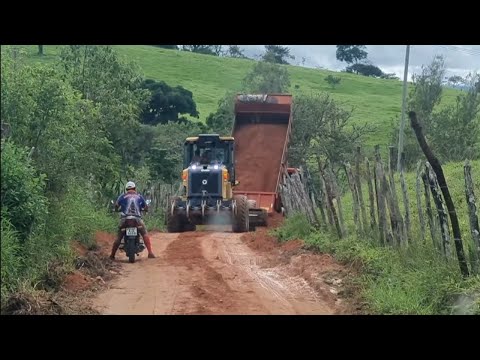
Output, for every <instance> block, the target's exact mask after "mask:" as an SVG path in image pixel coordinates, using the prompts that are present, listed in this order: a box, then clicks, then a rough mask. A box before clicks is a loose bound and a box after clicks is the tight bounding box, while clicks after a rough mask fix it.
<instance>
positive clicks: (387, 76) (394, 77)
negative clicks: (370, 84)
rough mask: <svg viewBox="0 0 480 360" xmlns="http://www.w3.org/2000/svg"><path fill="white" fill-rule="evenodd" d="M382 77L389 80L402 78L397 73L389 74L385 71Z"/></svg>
mask: <svg viewBox="0 0 480 360" xmlns="http://www.w3.org/2000/svg"><path fill="white" fill-rule="evenodd" d="M380 77H381V78H382V79H388V80H400V78H399V77H398V76H397V75H396V74H395V73H389V74H385V73H383V74H382V76H380Z"/></svg>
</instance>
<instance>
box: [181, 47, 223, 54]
mask: <svg viewBox="0 0 480 360" xmlns="http://www.w3.org/2000/svg"><path fill="white" fill-rule="evenodd" d="M182 50H183V51H190V52H194V53H199V54H206V55H215V56H219V55H220V53H221V51H222V45H182Z"/></svg>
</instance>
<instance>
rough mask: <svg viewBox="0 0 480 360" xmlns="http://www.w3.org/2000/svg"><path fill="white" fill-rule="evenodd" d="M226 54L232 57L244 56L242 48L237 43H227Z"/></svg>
mask: <svg viewBox="0 0 480 360" xmlns="http://www.w3.org/2000/svg"><path fill="white" fill-rule="evenodd" d="M227 56H229V57H233V58H245V57H246V56H245V55H244V53H243V50H242V49H241V48H240V47H239V46H238V45H228V50H227Z"/></svg>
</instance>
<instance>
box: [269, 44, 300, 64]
mask: <svg viewBox="0 0 480 360" xmlns="http://www.w3.org/2000/svg"><path fill="white" fill-rule="evenodd" d="M265 50H266V52H265V54H263V56H262V60H263V61H266V62H270V63H275V64H288V63H289V62H288V60H287V59H292V60H293V59H295V56H293V55H291V54H290V49H289V48H288V47H286V46H281V45H265Z"/></svg>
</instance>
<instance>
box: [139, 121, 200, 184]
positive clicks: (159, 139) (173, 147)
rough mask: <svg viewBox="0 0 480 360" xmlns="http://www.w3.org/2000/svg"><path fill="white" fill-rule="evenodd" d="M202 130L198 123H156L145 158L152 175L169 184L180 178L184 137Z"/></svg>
mask: <svg viewBox="0 0 480 360" xmlns="http://www.w3.org/2000/svg"><path fill="white" fill-rule="evenodd" d="M203 130H204V128H203V127H201V126H199V124H198V123H188V124H185V123H181V124H179V123H168V124H165V125H157V126H156V127H155V129H154V131H155V137H154V140H153V144H152V148H151V151H150V154H149V156H148V158H147V164H148V165H149V168H150V172H151V174H152V176H153V177H154V178H156V179H158V180H162V181H164V182H167V183H170V184H173V183H175V182H176V181H178V180H180V173H181V171H182V167H183V161H182V160H183V144H184V142H185V138H186V137H188V136H192V135H193V134H199V133H202V131H203Z"/></svg>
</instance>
